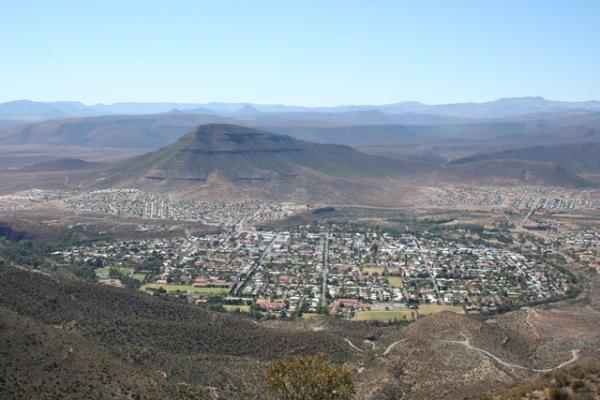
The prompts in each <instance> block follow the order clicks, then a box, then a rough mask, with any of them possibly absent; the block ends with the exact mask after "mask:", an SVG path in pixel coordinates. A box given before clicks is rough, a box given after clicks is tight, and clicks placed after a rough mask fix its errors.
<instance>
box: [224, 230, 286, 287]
mask: <svg viewBox="0 0 600 400" xmlns="http://www.w3.org/2000/svg"><path fill="white" fill-rule="evenodd" d="M276 238H277V235H275V236H274V237H273V239H272V240H271V241H270V242H269V245H268V246H267V248H266V249H265V251H263V253H262V254H261V255H260V257H259V259H258V260H256V261H255V262H254V264H252V267H251V268H250V270H249V271H248V273H247V274H246V276H244V277H243V278H242V279H241V280H240V281H239V282H238V283H237V285H235V286H234V287H233V289H231V295H233V296H237V295H238V294H239V292H240V291H241V290H242V289H243V288H244V286H246V284H247V283H248V281H249V280H250V278H252V275H254V273H255V272H256V270H257V269H258V267H259V266H260V263H261V261H262V260H263V259H264V258H265V257H266V256H268V255H269V254H271V248H272V247H273V243H274V242H275V239H276Z"/></svg>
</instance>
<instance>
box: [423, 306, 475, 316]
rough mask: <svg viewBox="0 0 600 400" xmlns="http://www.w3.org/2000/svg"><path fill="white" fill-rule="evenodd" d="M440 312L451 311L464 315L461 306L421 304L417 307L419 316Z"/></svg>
mask: <svg viewBox="0 0 600 400" xmlns="http://www.w3.org/2000/svg"><path fill="white" fill-rule="evenodd" d="M442 311H451V312H453V313H456V314H464V313H465V310H464V309H463V308H462V307H461V306H448V305H437V304H422V305H420V306H419V315H429V314H435V313H439V312H442Z"/></svg>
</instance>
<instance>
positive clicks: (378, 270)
mask: <svg viewBox="0 0 600 400" xmlns="http://www.w3.org/2000/svg"><path fill="white" fill-rule="evenodd" d="M384 272H385V269H384V268H377V267H365V268H363V269H362V273H363V274H365V275H375V274H377V275H382V274H383V273H384Z"/></svg>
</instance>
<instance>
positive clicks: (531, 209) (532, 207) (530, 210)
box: [519, 199, 541, 228]
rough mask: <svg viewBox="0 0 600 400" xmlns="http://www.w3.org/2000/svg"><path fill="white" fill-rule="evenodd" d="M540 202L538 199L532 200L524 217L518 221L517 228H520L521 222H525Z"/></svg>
mask: <svg viewBox="0 0 600 400" xmlns="http://www.w3.org/2000/svg"><path fill="white" fill-rule="evenodd" d="M540 202H541V200H540V199H538V200H536V201H534V202H533V204H532V205H531V208H530V209H529V212H528V213H527V215H525V218H523V220H522V221H521V223H519V228H522V227H523V224H525V222H527V220H528V219H529V218H530V217H531V216H532V215H533V213H534V212H535V210H536V208H537V207H538V205H539V203H540Z"/></svg>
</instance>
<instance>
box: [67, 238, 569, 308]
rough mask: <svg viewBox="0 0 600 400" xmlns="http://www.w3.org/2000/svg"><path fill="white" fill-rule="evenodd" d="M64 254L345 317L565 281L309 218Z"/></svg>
mask: <svg viewBox="0 0 600 400" xmlns="http://www.w3.org/2000/svg"><path fill="white" fill-rule="evenodd" d="M61 255H62V257H64V258H65V259H66V260H68V261H73V262H88V263H91V264H92V265H96V266H99V267H100V266H101V267H102V268H121V269H122V268H124V267H127V268H131V269H132V270H131V275H132V276H133V275H134V274H143V276H144V282H145V283H151V284H154V285H164V286H165V288H167V289H168V288H169V285H179V286H178V287H180V286H181V287H187V288H190V289H189V295H190V299H194V300H197V299H198V297H199V296H200V297H202V293H203V292H202V289H203V288H221V289H224V290H223V292H224V293H229V294H230V295H229V296H228V297H227V301H230V300H231V299H232V298H233V299H236V298H237V299H251V300H252V301H253V302H254V303H255V305H256V307H257V308H259V309H262V310H264V311H268V312H273V313H281V312H284V313H288V314H289V313H294V312H298V311H303V312H329V313H331V314H337V315H344V316H352V315H353V314H354V313H355V312H357V311H365V310H370V309H371V308H373V307H375V308H381V306H382V304H383V305H386V304H388V305H393V306H394V307H397V306H401V307H404V308H406V309H410V308H417V307H419V305H423V304H437V305H454V306H461V307H463V308H464V309H465V310H467V311H471V312H479V311H484V312H493V311H494V310H496V309H497V308H498V307H499V306H502V305H504V304H511V305H521V304H527V303H529V302H531V301H538V300H543V299H547V298H551V297H553V296H556V295H562V294H564V293H566V291H567V290H569V288H570V285H571V283H570V281H569V279H568V277H566V276H565V275H564V274H563V273H562V272H561V271H559V270H557V269H554V268H552V267H550V266H549V265H546V264H544V263H540V262H538V261H532V260H528V259H527V258H526V257H525V256H523V255H521V254H519V253H516V252H513V251H509V250H505V249H499V248H494V247H486V246H483V245H477V246H471V247H467V246H464V245H458V244H457V243H453V242H448V241H443V240H439V239H438V240H431V239H418V238H416V237H414V236H412V235H391V234H388V233H378V232H337V231H336V232H329V231H327V230H325V228H322V229H319V228H318V227H310V226H302V227H299V228H297V229H295V230H293V231H280V232H260V231H237V232H235V231H234V232H230V233H220V234H210V235H206V236H202V237H189V238H177V239H162V240H138V241H121V242H114V243H103V244H102V243H96V244H93V245H91V246H87V247H76V248H73V249H71V250H70V251H67V252H63V253H62V254H61ZM182 290H184V289H182ZM207 295H210V294H207ZM213 301H218V300H215V299H213Z"/></svg>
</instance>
